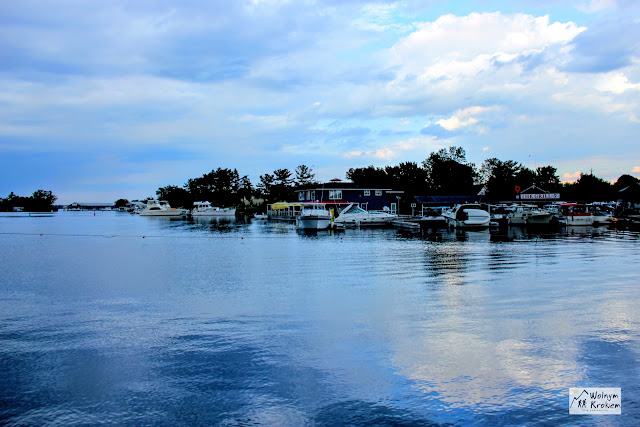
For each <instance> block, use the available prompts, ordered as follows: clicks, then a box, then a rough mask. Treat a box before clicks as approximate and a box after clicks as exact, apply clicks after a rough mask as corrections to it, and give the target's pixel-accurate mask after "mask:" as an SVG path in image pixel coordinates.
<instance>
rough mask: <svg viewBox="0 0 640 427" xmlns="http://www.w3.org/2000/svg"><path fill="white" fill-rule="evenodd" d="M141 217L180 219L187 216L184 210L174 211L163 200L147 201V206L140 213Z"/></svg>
mask: <svg viewBox="0 0 640 427" xmlns="http://www.w3.org/2000/svg"><path fill="white" fill-rule="evenodd" d="M140 215H141V216H161V217H169V218H181V217H186V216H188V215H189V211H188V210H186V209H176V208H172V207H171V206H170V205H169V202H167V201H165V200H149V201H147V206H146V207H145V208H144V209H143V210H142V211H140Z"/></svg>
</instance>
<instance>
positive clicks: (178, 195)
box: [116, 185, 194, 209]
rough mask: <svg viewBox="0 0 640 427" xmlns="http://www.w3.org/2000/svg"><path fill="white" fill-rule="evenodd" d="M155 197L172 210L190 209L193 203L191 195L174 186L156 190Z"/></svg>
mask: <svg viewBox="0 0 640 427" xmlns="http://www.w3.org/2000/svg"><path fill="white" fill-rule="evenodd" d="M156 195H157V196H158V200H166V201H167V202H169V204H170V205H171V206H172V207H174V208H178V207H181V208H185V209H190V208H191V207H192V206H193V202H194V200H193V199H192V198H191V194H190V193H189V192H188V191H187V190H186V189H184V188H182V187H177V186H175V185H167V186H166V187H161V188H158V189H157V190H156ZM116 203H117V202H116Z"/></svg>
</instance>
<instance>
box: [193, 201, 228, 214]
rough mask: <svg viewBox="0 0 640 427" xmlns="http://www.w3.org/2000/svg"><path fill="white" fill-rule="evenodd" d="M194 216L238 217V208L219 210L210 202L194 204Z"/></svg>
mask: <svg viewBox="0 0 640 427" xmlns="http://www.w3.org/2000/svg"><path fill="white" fill-rule="evenodd" d="M191 215H192V216H236V208H218V207H215V206H211V203H209V202H208V201H204V202H194V203H193V209H192V210H191Z"/></svg>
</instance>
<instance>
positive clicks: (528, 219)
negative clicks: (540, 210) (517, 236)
mask: <svg viewBox="0 0 640 427" xmlns="http://www.w3.org/2000/svg"><path fill="white" fill-rule="evenodd" d="M552 218H553V214H551V213H549V214H538V215H536V214H533V215H523V216H516V215H514V216H512V217H510V218H509V224H511V225H549V224H550V223H551V219H552Z"/></svg>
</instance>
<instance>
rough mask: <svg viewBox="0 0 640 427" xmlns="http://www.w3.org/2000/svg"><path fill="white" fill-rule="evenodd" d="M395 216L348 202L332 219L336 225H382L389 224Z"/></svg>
mask: <svg viewBox="0 0 640 427" xmlns="http://www.w3.org/2000/svg"><path fill="white" fill-rule="evenodd" d="M396 218H397V215H393V214H390V213H386V212H376V211H366V210H364V209H362V208H361V207H360V206H358V205H357V204H356V203H350V204H349V205H348V206H347V207H346V208H344V209H343V210H342V211H340V215H338V217H337V218H336V219H334V221H333V222H334V224H336V225H337V226H342V227H348V226H382V225H389V224H391V221H393V220H394V219H396Z"/></svg>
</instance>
